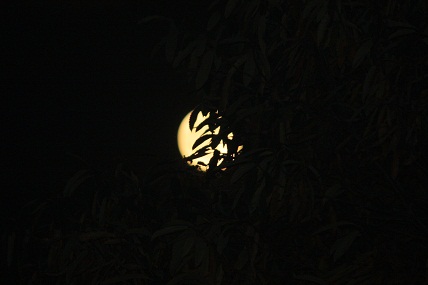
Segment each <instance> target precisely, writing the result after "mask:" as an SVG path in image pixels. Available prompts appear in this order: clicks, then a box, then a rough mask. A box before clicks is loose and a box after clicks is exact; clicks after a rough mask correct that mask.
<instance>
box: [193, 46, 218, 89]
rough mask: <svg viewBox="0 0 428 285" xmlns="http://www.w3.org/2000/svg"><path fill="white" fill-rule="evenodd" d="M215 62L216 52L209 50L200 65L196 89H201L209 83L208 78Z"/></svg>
mask: <svg viewBox="0 0 428 285" xmlns="http://www.w3.org/2000/svg"><path fill="white" fill-rule="evenodd" d="M213 60H214V50H212V49H210V50H208V51H207V52H206V53H205V54H204V56H203V57H202V59H201V63H200V65H199V70H198V73H197V74H196V79H195V84H196V86H195V87H196V89H199V88H201V87H202V86H203V85H204V84H205V82H207V80H208V77H209V75H210V72H211V67H212V64H213Z"/></svg>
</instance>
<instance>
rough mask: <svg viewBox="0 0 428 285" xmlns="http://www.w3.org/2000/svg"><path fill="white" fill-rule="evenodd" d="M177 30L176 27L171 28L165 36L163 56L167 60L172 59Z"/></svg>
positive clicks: (175, 46)
mask: <svg viewBox="0 0 428 285" xmlns="http://www.w3.org/2000/svg"><path fill="white" fill-rule="evenodd" d="M177 42H178V32H177V29H176V28H171V32H170V34H169V36H168V37H167V38H166V43H165V57H166V60H167V61H168V62H172V61H173V60H174V54H175V51H176V49H177Z"/></svg>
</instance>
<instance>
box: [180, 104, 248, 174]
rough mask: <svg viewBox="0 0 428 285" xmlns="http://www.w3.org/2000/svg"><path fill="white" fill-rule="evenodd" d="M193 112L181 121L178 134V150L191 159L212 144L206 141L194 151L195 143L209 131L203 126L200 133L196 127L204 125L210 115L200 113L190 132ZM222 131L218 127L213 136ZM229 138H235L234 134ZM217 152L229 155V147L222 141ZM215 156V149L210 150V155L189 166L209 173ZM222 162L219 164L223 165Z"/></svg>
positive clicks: (192, 162) (193, 161)
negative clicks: (211, 160) (209, 165)
mask: <svg viewBox="0 0 428 285" xmlns="http://www.w3.org/2000/svg"><path fill="white" fill-rule="evenodd" d="M192 112H193V110H192V111H190V112H189V113H188V114H187V115H186V116H185V117H184V119H183V120H182V121H181V124H180V126H179V127H178V132H177V144H178V150H179V151H180V154H181V156H182V157H189V156H191V155H192V154H193V153H195V152H196V151H198V150H199V149H201V148H203V147H205V146H208V145H209V144H210V140H209V139H208V140H206V141H204V142H203V143H202V144H200V145H199V146H198V147H196V148H195V149H192V146H193V144H194V143H195V141H196V140H197V139H198V138H200V137H201V136H202V134H204V132H205V131H207V130H208V126H203V127H202V128H201V129H200V130H199V131H196V127H197V126H198V125H199V124H200V123H202V122H203V121H204V120H205V119H207V118H208V117H209V113H208V115H207V116H204V115H202V112H199V113H198V116H197V117H196V121H195V125H194V127H193V129H192V130H190V127H189V120H190V115H191V114H192ZM219 130H220V127H218V128H217V129H215V130H214V131H213V134H218V132H219ZM228 138H230V139H231V138H233V133H230V134H229V135H228ZM215 149H216V150H218V151H219V152H220V153H221V154H227V145H226V144H224V142H223V141H220V143H219V144H218V146H217V147H216V148H215ZM241 149H242V146H240V147H239V148H238V150H241ZM213 155H214V150H213V149H211V148H210V149H209V151H208V153H207V154H206V155H204V156H201V157H198V158H196V159H194V160H192V161H188V164H189V165H192V166H196V167H197V168H198V170H200V171H204V172H205V171H207V169H208V166H207V165H208V163H209V161H210V159H211V158H212V157H213ZM221 161H222V160H220V161H219V162H218V164H220V163H221Z"/></svg>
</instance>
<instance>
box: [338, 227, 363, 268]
mask: <svg viewBox="0 0 428 285" xmlns="http://www.w3.org/2000/svg"><path fill="white" fill-rule="evenodd" d="M359 235H360V233H359V232H358V231H351V232H349V233H348V234H347V235H345V236H344V237H342V238H340V239H338V240H337V241H336V242H335V243H334V244H333V246H332V247H331V252H332V254H333V260H334V261H335V262H336V261H337V260H338V259H339V258H341V257H342V256H343V255H344V254H345V253H346V251H347V250H348V249H349V248H350V247H351V245H352V243H353V242H354V241H355V239H356V238H357V237H358V236H359Z"/></svg>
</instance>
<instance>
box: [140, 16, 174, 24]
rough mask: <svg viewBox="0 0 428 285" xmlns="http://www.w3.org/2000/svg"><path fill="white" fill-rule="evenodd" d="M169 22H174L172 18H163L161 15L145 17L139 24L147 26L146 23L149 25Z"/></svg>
mask: <svg viewBox="0 0 428 285" xmlns="http://www.w3.org/2000/svg"><path fill="white" fill-rule="evenodd" d="M156 20H157V21H168V22H171V21H172V19H171V18H168V17H165V16H161V15H153V16H147V17H144V18H143V19H141V20H140V21H139V22H138V23H139V24H145V23H148V22H152V21H156Z"/></svg>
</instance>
